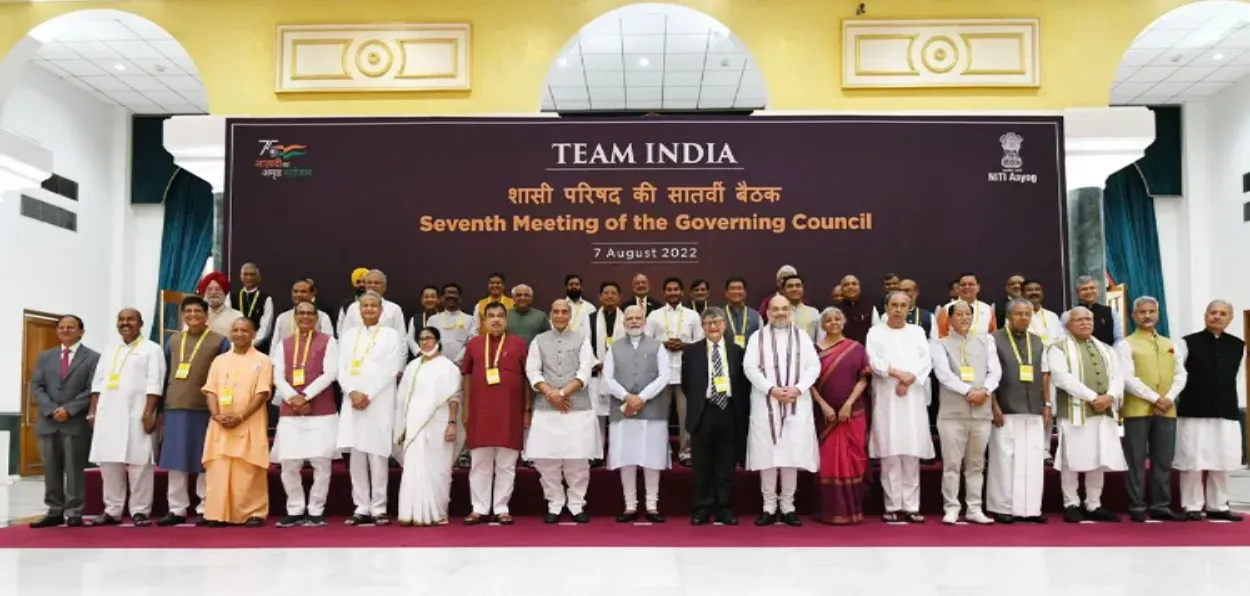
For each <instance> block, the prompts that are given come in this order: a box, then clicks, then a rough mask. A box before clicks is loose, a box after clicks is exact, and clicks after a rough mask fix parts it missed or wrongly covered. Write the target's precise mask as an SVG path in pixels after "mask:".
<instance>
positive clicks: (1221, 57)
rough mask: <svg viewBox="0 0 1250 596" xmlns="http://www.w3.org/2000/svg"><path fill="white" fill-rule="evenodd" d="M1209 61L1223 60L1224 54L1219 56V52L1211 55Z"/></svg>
mask: <svg viewBox="0 0 1250 596" xmlns="http://www.w3.org/2000/svg"><path fill="white" fill-rule="evenodd" d="M1211 59H1212V60H1216V61H1219V60H1223V59H1224V54H1221V53H1219V52H1216V53H1215V54H1214V55H1212V56H1211Z"/></svg>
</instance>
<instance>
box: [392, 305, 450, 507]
mask: <svg viewBox="0 0 1250 596" xmlns="http://www.w3.org/2000/svg"><path fill="white" fill-rule="evenodd" d="M417 345H418V348H419V351H418V356H417V359H416V360H413V361H412V362H410V363H409V364H408V367H407V368H406V369H405V370H404V378H403V380H402V381H400V383H399V394H398V396H397V398H398V403H397V404H396V405H397V409H396V411H395V459H397V460H399V463H400V464H401V465H402V466H403V467H404V472H403V474H402V475H401V476H400V481H399V523H400V524H401V525H414V526H432V525H437V526H442V525H446V524H447V519H448V516H447V511H448V504H449V503H450V502H451V468H452V464H454V463H455V458H456V452H457V448H456V442H457V441H456V439H457V433H456V419H457V418H458V416H457V414H458V410H459V409H460V367H458V366H456V365H455V364H452V362H451V360H448V359H447V358H446V357H444V356H443V355H442V353H441V352H440V351H439V346H438V331H437V330H431V329H421V330H419V331H418V332H417Z"/></svg>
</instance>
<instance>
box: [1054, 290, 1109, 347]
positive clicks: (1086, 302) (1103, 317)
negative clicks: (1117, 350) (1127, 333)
mask: <svg viewBox="0 0 1250 596" xmlns="http://www.w3.org/2000/svg"><path fill="white" fill-rule="evenodd" d="M1076 302H1077V303H1076V304H1074V305H1072V306H1073V307H1074V308H1075V307H1077V306H1084V307H1085V308H1088V309H1089V311H1090V312H1092V313H1094V337H1096V338H1097V339H1098V341H1100V342H1102V343H1104V344H1107V345H1109V346H1114V345H1115V344H1116V343H1117V342H1119V341H1120V340H1122V339H1124V322H1123V321H1121V320H1120V316H1119V315H1118V314H1116V312H1115V311H1113V310H1111V307H1110V306H1107V305H1106V304H1099V303H1098V280H1096V279H1094V278H1093V276H1090V275H1082V276H1080V277H1078V278H1076ZM1059 323H1060V324H1061V325H1063V328H1064V329H1067V328H1068V313H1067V312H1065V313H1063V315H1062V316H1060V317H1059Z"/></svg>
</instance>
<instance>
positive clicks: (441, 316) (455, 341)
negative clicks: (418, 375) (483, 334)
mask: <svg viewBox="0 0 1250 596" xmlns="http://www.w3.org/2000/svg"><path fill="white" fill-rule="evenodd" d="M487 306H489V305H487ZM507 308H508V307H506V306H505V307H504V310H505V311H506V310H507ZM426 325H427V326H429V327H434V328H436V329H438V332H439V334H440V335H441V336H442V338H443V355H444V356H446V357H447V358H449V359H450V360H451V361H452V362H454V363H456V364H460V362H461V360H462V358H463V356H464V347H465V344H466V342H468V341H469V338H471V337H474V336H476V335H477V329H478V326H477V317H474V316H471V315H469V314H466V313H465V312H464V311H462V310H460V285H459V284H455V283H447V284H443V312H440V313H438V314H436V315H434V316H432V317H430V318H429V319H428V320H427V321H426ZM418 331H420V330H418Z"/></svg>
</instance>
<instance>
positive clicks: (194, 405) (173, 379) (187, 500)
mask: <svg viewBox="0 0 1250 596" xmlns="http://www.w3.org/2000/svg"><path fill="white" fill-rule="evenodd" d="M179 308H180V309H181V311H182V322H183V324H184V325H186V329H184V330H182V331H179V332H178V333H175V334H174V335H173V336H172V337H170V338H169V343H167V344H165V358H166V370H167V372H168V374H167V375H166V380H165V401H164V408H163V409H164V411H165V426H164V432H163V436H164V439H163V441H162V443H161V456H160V462H159V464H160V466H161V468H162V469H164V470H165V471H166V472H168V474H169V476H168V478H169V486H168V487H167V489H166V493H165V499H166V501H168V502H169V513H168V514H167V515H166V516H165V517H163V518H161V519H160V521H157V522H156V525H158V526H177V525H181V524H185V523H187V513H188V510H189V509H190V508H191V495H190V494H189V492H190V488H189V485H190V480H191V475H192V474H194V475H195V477H196V478H195V496H196V497H197V498H198V499H199V504H197V505H196V508H195V509H196V514H197V517H198V518H199V519H197V520H196V522H197V523H203V522H204V519H203V515H204V499H205V496H206V490H207V489H206V485H205V482H206V481H207V478H206V477H205V474H204V463H203V460H204V438H205V437H206V436H208V423H209V420H210V419H211V418H212V413H211V412H210V411H209V409H208V399H207V398H206V397H205V396H204V383H206V382H208V370H209V367H211V366H212V365H213V360H215V359H216V358H217V356H218V355H220V354H224V353H226V352H229V351H230V340H229V339H228V338H226V337H225V336H223V335H220V334H218V333H217V332H216V331H213V330H211V329H209V328H208V303H207V302H205V301H204V299H203V298H200V297H199V296H187V297H186V298H183V300H182V304H181V305H180V306H179Z"/></svg>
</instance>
